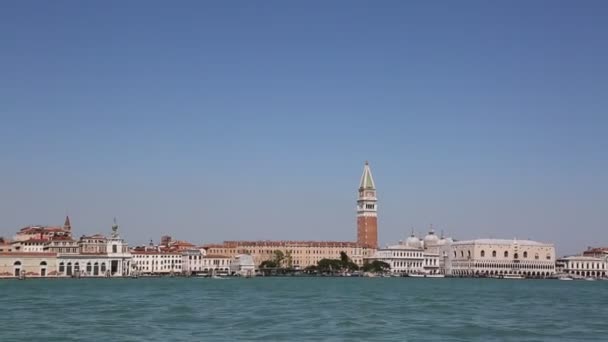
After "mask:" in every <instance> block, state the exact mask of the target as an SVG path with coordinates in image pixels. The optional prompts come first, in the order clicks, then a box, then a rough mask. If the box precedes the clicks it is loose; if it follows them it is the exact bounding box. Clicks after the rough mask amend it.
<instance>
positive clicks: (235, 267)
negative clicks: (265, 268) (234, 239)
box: [230, 254, 255, 277]
mask: <svg viewBox="0 0 608 342" xmlns="http://www.w3.org/2000/svg"><path fill="white" fill-rule="evenodd" d="M230 274H232V275H239V276H242V277H253V276H255V262H254V261H253V257H252V256H251V255H249V254H239V255H237V256H236V257H235V258H234V259H232V261H231V262H230Z"/></svg>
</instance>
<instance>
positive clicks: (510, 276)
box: [502, 274, 524, 279]
mask: <svg viewBox="0 0 608 342" xmlns="http://www.w3.org/2000/svg"><path fill="white" fill-rule="evenodd" d="M502 279H524V277H522V276H521V275H519V274H505V275H503V276H502Z"/></svg>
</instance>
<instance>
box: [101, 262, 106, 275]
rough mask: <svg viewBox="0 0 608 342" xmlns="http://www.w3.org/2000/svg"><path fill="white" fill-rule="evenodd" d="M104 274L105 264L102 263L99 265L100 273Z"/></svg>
mask: <svg viewBox="0 0 608 342" xmlns="http://www.w3.org/2000/svg"><path fill="white" fill-rule="evenodd" d="M105 272H106V263H105V262H102V263H101V273H105Z"/></svg>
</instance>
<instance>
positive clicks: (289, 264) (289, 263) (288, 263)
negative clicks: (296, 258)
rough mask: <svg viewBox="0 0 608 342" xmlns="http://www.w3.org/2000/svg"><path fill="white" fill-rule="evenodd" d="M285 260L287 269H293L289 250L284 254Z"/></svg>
mask: <svg viewBox="0 0 608 342" xmlns="http://www.w3.org/2000/svg"><path fill="white" fill-rule="evenodd" d="M285 260H286V263H287V268H290V269H291V268H293V257H292V256H291V250H288V251H287V253H286V254H285Z"/></svg>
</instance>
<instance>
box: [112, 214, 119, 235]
mask: <svg viewBox="0 0 608 342" xmlns="http://www.w3.org/2000/svg"><path fill="white" fill-rule="evenodd" d="M112 237H113V238H116V237H118V223H116V217H115V218H114V224H112Z"/></svg>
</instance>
